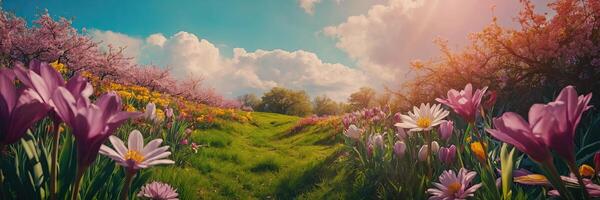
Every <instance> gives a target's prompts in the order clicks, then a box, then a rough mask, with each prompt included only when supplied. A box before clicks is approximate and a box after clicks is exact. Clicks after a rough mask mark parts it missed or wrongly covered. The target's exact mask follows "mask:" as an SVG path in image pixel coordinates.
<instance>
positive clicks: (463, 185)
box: [427, 168, 481, 200]
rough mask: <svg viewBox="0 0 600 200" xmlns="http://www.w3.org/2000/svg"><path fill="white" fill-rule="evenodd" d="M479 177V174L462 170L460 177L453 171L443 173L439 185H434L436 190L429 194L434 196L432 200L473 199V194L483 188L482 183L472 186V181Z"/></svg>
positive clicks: (429, 191) (431, 190) (432, 189)
mask: <svg viewBox="0 0 600 200" xmlns="http://www.w3.org/2000/svg"><path fill="white" fill-rule="evenodd" d="M475 176H477V172H474V171H472V172H469V171H468V170H467V169H465V168H461V169H460V171H459V172H458V175H457V174H455V173H454V171H452V170H447V171H444V172H442V175H440V177H439V181H440V182H439V183H433V185H434V186H435V187H436V188H429V189H427V192H428V193H429V194H431V195H432V196H431V197H429V199H432V200H442V199H443V200H454V199H467V197H472V196H473V193H475V191H477V189H479V188H480V187H481V183H479V184H475V185H472V186H471V181H472V180H473V178H475Z"/></svg>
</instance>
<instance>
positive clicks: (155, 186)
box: [137, 181, 179, 200]
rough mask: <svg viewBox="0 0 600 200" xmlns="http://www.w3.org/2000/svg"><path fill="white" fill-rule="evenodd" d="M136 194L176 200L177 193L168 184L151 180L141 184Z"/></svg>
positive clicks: (155, 198)
mask: <svg viewBox="0 0 600 200" xmlns="http://www.w3.org/2000/svg"><path fill="white" fill-rule="evenodd" d="M137 196H138V197H142V198H147V199H152V200H178V198H177V196H179V194H177V190H176V189H173V187H171V186H170V185H169V184H166V183H161V182H156V181H153V182H152V183H148V184H146V185H144V186H142V188H141V189H140V192H139V193H138V195H137Z"/></svg>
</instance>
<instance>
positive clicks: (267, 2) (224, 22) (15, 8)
mask: <svg viewBox="0 0 600 200" xmlns="http://www.w3.org/2000/svg"><path fill="white" fill-rule="evenodd" d="M165 2H168V1H160V0H150V1H122V0H106V1H98V0H92V1H77V0H48V1H5V2H3V9H5V10H8V11H12V12H15V13H16V14H17V15H18V16H21V17H24V18H26V19H27V20H28V21H31V20H32V19H35V18H36V15H38V14H39V13H41V12H43V11H44V9H47V10H48V11H49V12H50V14H51V15H52V16H62V17H66V18H69V19H73V25H74V26H75V27H77V28H84V27H85V28H88V29H89V28H94V29H100V30H111V31H115V32H119V33H124V34H128V35H131V36H138V37H145V36H148V35H150V34H153V33H163V34H165V35H172V34H175V33H177V32H179V31H186V32H190V33H194V34H196V35H198V36H199V37H202V38H205V39H207V40H209V41H211V42H212V43H214V44H217V45H219V46H220V47H222V48H220V49H221V50H222V51H221V53H223V54H225V55H227V56H231V53H232V51H231V50H232V48H233V47H244V48H245V49H247V50H252V51H253V50H256V49H277V48H279V49H284V50H288V51H294V50H298V49H303V50H307V51H311V52H315V53H317V54H318V55H319V56H320V57H321V59H322V60H324V61H327V62H340V63H342V64H345V65H353V62H352V60H351V59H349V58H348V56H347V55H346V54H344V52H343V51H341V50H339V49H337V48H336V47H335V41H334V40H333V39H332V38H329V37H325V36H322V35H319V31H320V30H321V29H322V28H323V27H325V26H329V25H332V24H338V23H340V22H343V21H344V20H346V18H347V17H348V16H351V15H357V14H360V13H364V12H365V11H367V10H368V9H369V7H370V6H371V5H373V4H376V3H382V2H383V1H365V0H346V1H341V2H340V3H339V4H341V5H343V7H342V6H341V5H337V4H338V3H336V2H335V1H323V2H321V3H319V6H318V7H316V8H315V12H314V14H313V15H310V14H307V13H305V12H304V10H303V9H302V8H300V7H299V6H298V3H297V1H295V0H251V1H249V0H234V1H222V0H203V1H193V0H187V1H172V2H176V3H165Z"/></svg>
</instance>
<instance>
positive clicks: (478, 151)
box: [471, 142, 486, 162]
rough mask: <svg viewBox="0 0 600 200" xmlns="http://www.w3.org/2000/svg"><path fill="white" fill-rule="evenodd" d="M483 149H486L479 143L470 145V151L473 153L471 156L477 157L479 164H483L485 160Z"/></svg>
mask: <svg viewBox="0 0 600 200" xmlns="http://www.w3.org/2000/svg"><path fill="white" fill-rule="evenodd" d="M485 149H486V148H485V144H482V143H481V142H473V143H471V151H473V154H475V157H477V159H478V160H479V161H481V162H484V161H485V160H486V151H485Z"/></svg>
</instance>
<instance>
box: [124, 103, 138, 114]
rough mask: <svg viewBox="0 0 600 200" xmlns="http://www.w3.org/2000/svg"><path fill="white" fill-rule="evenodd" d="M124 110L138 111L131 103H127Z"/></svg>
mask: <svg viewBox="0 0 600 200" xmlns="http://www.w3.org/2000/svg"><path fill="white" fill-rule="evenodd" d="M124 110H126V111H127V112H135V111H137V110H136V109H135V107H133V106H132V105H131V104H125V107H124Z"/></svg>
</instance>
